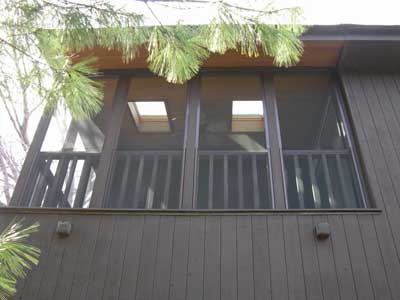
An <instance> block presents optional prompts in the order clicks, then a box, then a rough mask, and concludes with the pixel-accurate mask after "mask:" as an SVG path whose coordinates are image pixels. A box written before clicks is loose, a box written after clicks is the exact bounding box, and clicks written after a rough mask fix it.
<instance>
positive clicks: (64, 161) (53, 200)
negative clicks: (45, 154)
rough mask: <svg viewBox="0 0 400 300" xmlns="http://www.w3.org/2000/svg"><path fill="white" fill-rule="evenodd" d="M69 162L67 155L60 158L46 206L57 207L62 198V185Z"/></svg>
mask: <svg viewBox="0 0 400 300" xmlns="http://www.w3.org/2000/svg"><path fill="white" fill-rule="evenodd" d="M69 162H70V160H69V159H68V158H67V157H66V156H65V155H63V156H62V157H61V158H60V159H59V161H58V165H57V169H56V173H55V174H54V182H53V184H52V185H51V187H50V189H49V191H48V192H47V193H46V197H45V199H44V203H43V206H44V207H57V204H58V202H59V201H60V200H61V199H62V197H63V192H62V185H63V183H64V180H65V176H66V175H67V171H68V165H69Z"/></svg>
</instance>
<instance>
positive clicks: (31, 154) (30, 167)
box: [10, 113, 52, 206]
mask: <svg viewBox="0 0 400 300" xmlns="http://www.w3.org/2000/svg"><path fill="white" fill-rule="evenodd" d="M51 115H52V114H50V113H49V114H45V115H43V116H42V117H41V119H40V121H39V124H38V127H37V129H36V132H35V135H34V136H33V139H32V143H31V145H30V147H29V150H28V153H27V154H26V157H25V161H24V164H23V166H22V169H21V172H20V173H19V176H18V180H17V183H16V185H15V189H14V193H13V195H12V197H11V201H10V206H25V205H27V204H28V203H27V201H29V199H28V197H26V196H25V195H26V187H27V185H28V184H29V183H30V181H31V180H32V175H33V171H34V169H35V166H36V163H37V160H38V156H39V153H40V149H41V148H42V144H43V141H44V138H45V137H46V133H47V129H48V128H49V124H50V120H51Z"/></svg>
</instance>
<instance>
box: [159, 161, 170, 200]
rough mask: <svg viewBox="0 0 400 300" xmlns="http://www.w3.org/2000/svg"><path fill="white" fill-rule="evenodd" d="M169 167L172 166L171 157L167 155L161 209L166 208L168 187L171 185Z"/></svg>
mask: <svg viewBox="0 0 400 300" xmlns="http://www.w3.org/2000/svg"><path fill="white" fill-rule="evenodd" d="M171 165H172V155H168V162H167V172H166V174H165V186H164V197H163V200H162V204H161V208H168V202H169V187H170V184H171V167H172V166H171Z"/></svg>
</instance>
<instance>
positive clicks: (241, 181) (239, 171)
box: [238, 154, 244, 208]
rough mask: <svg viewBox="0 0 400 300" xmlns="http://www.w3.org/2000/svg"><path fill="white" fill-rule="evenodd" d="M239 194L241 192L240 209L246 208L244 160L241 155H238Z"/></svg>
mask: <svg viewBox="0 0 400 300" xmlns="http://www.w3.org/2000/svg"><path fill="white" fill-rule="evenodd" d="M238 192H239V208H244V195H243V159H242V155H241V154H239V155H238Z"/></svg>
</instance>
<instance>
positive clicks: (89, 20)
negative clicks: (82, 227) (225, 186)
mask: <svg viewBox="0 0 400 300" xmlns="http://www.w3.org/2000/svg"><path fill="white" fill-rule="evenodd" d="M178 1H179V0H178ZM136 2H137V3H141V4H145V5H147V7H148V8H149V11H150V13H151V14H153V16H154V17H155V19H156V20H157V21H158V22H159V24H158V25H157V26H150V27H147V26H144V17H143V16H142V15H141V14H140V13H136V12H134V11H129V10H124V9H123V8H117V7H116V6H115V5H113V4H112V3H111V2H105V1H102V0H93V1H91V2H90V4H87V3H86V2H84V1H76V2H73V1H72V0H4V3H5V4H4V5H3V6H4V7H0V9H2V11H5V12H7V13H6V14H5V17H4V18H3V19H2V20H1V23H0V24H1V26H2V29H1V30H0V32H1V33H4V34H2V35H0V36H5V37H6V38H5V39H2V38H0V55H2V54H3V55H4V53H5V51H3V50H4V49H6V48H10V47H11V48H13V49H17V51H20V52H21V53H24V55H25V56H26V57H28V58H29V59H30V60H31V64H33V65H38V66H40V67H39V68H40V70H41V72H40V76H38V75H36V77H35V76H33V77H32V79H31V80H37V81H40V82H38V84H36V86H38V87H40V88H38V93H39V94H40V95H41V96H42V97H44V98H45V101H46V108H47V110H48V111H52V110H53V109H54V107H55V106H56V105H58V104H59V103H60V100H63V101H62V102H63V103H64V105H65V106H66V107H67V108H68V109H69V110H70V112H71V114H72V116H73V117H74V118H82V117H91V116H93V115H95V114H96V113H97V112H98V111H99V110H100V108H101V98H102V92H101V86H100V85H99V84H98V83H97V82H96V81H94V80H93V79H90V78H92V77H93V76H95V75H96V70H95V69H94V68H93V67H92V65H93V62H94V58H89V59H87V60H83V61H81V62H79V63H77V64H75V65H74V64H73V63H72V61H73V60H72V57H71V56H69V54H70V53H77V52H79V51H81V50H83V49H87V48H93V47H96V46H98V47H103V48H106V49H117V50H120V51H121V52H122V55H123V60H124V61H125V62H130V61H132V60H134V59H135V58H136V56H137V53H138V51H139V49H141V48H144V49H147V50H148V54H149V55H148V63H149V68H150V70H151V71H153V72H154V73H156V74H157V75H159V76H163V77H165V78H166V80H167V81H169V82H172V83H184V82H185V81H187V80H189V79H191V78H192V77H193V76H195V75H196V74H197V73H198V71H199V70H200V68H201V65H202V63H203V62H204V61H205V59H207V57H208V56H209V54H210V53H219V54H223V53H225V52H226V51H228V50H236V51H238V52H239V53H241V54H243V55H246V56H249V57H258V56H260V55H269V56H271V57H273V58H274V62H275V64H276V65H277V66H284V67H288V66H292V65H294V64H296V63H297V62H298V61H299V59H300V56H301V54H302V50H303V47H302V43H301V41H300V39H299V36H300V35H301V34H302V33H303V31H304V28H303V26H300V25H298V17H299V10H298V9H296V8H287V9H281V10H274V9H273V8H272V7H271V6H270V5H269V2H268V0H266V3H265V6H264V8H262V9H252V8H247V7H240V6H236V5H233V4H232V3H230V2H229V1H224V0H221V1H215V0H185V1H184V0H182V3H185V4H190V3H191V2H193V3H202V4H203V5H210V7H216V9H217V15H216V17H214V19H213V20H212V21H211V22H210V23H209V24H208V25H201V26H189V25H181V24H175V25H169V26H165V25H163V24H161V22H160V21H159V19H158V18H157V16H156V15H155V14H154V12H153V10H152V9H151V7H150V6H149V4H148V2H147V1H144V0H136ZM155 2H157V1H155ZM281 17H283V23H282V24H280V18H281ZM0 81H1V78H0Z"/></svg>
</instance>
